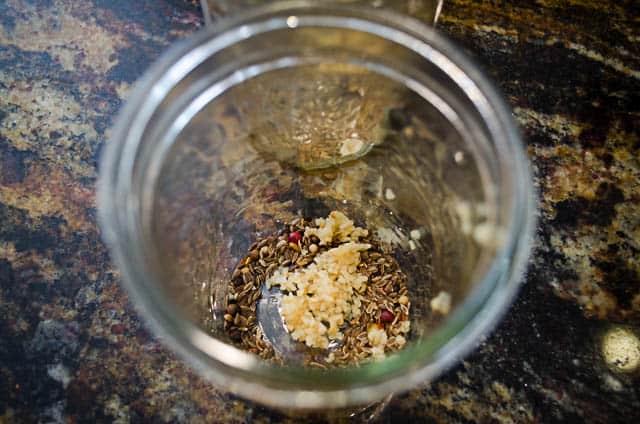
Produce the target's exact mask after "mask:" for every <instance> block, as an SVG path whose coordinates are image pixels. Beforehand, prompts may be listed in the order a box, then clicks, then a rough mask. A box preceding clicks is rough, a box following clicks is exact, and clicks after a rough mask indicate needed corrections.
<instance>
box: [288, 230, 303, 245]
mask: <svg viewBox="0 0 640 424" xmlns="http://www.w3.org/2000/svg"><path fill="white" fill-rule="evenodd" d="M300 240H302V234H300V231H293V232H291V233H289V243H298V242H299V241H300Z"/></svg>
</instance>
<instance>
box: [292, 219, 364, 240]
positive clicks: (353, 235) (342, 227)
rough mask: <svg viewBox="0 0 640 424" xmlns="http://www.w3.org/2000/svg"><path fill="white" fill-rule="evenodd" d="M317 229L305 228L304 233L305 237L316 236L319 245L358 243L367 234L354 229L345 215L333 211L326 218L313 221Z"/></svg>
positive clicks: (360, 229) (362, 230)
mask: <svg viewBox="0 0 640 424" xmlns="http://www.w3.org/2000/svg"><path fill="white" fill-rule="evenodd" d="M315 224H316V225H317V226H318V228H313V227H307V228H305V231H304V233H305V234H306V235H307V236H316V237H318V238H319V239H320V245H327V244H330V243H332V242H340V243H343V242H346V241H358V240H359V238H360V237H366V236H367V235H368V234H369V232H368V231H367V230H365V229H364V228H360V227H356V226H355V225H353V221H352V220H350V219H349V218H347V216H346V215H345V214H343V213H342V212H338V211H333V212H331V213H330V214H329V217H328V218H318V219H316V221H315Z"/></svg>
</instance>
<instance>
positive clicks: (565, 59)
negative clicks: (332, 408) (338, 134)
mask: <svg viewBox="0 0 640 424" xmlns="http://www.w3.org/2000/svg"><path fill="white" fill-rule="evenodd" d="M445 3H446V4H445V9H444V13H443V15H442V17H441V24H440V26H439V28H440V30H441V31H443V32H445V33H447V34H448V35H450V36H451V37H453V38H454V39H456V40H457V41H459V42H460V43H461V44H462V45H463V46H464V47H465V48H466V49H467V50H468V51H469V52H470V54H472V55H473V56H475V57H476V59H477V61H478V63H479V64H480V65H481V66H482V67H483V68H484V69H485V70H486V71H487V72H488V73H489V74H490V75H491V76H492V77H493V78H494V79H495V81H496V82H497V85H498V86H499V87H500V88H501V89H502V91H503V92H504V93H505V96H506V98H507V99H508V101H509V103H510V104H511V106H512V107H513V110H514V116H515V118H516V119H517V121H518V122H519V124H520V125H521V127H522V131H523V133H524V135H525V139H526V142H527V147H528V152H529V154H530V157H531V160H532V162H533V165H534V170H535V178H536V185H537V187H538V189H539V192H540V202H541V204H540V209H541V214H540V222H539V228H538V231H537V238H536V244H535V250H534V254H533V257H532V259H531V261H530V266H529V270H528V274H527V277H526V282H525V284H524V286H523V288H522V290H521V292H520V294H519V296H518V298H517V300H516V302H515V304H514V306H513V307H512V308H511V309H510V310H509V312H508V313H507V315H506V316H505V318H504V320H503V321H502V323H501V324H500V325H499V327H498V328H497V329H496V331H494V332H493V333H492V334H491V335H490V336H489V337H488V339H487V340H485V341H483V342H482V343H481V344H480V345H479V346H478V348H477V349H476V350H475V352H474V353H473V354H472V355H470V356H469V357H468V358H467V359H466V360H465V361H464V362H463V363H461V364H460V365H459V366H457V367H455V368H454V369H452V370H451V371H449V372H448V373H447V374H446V375H445V376H443V377H442V378H440V379H439V380H437V381H433V382H431V383H430V384H429V385H426V386H424V387H422V388H418V389H415V390H413V391H411V392H409V393H407V394H404V395H402V396H400V397H398V398H396V399H394V400H393V401H392V403H391V405H390V406H389V408H387V410H386V411H385V412H384V414H383V415H382V417H381V419H382V421H385V422H396V421H401V420H404V421H424V422H505V423H506V422H544V423H549V422H640V371H639V370H638V368H635V370H634V362H633V360H634V358H635V356H634V355H639V354H640V351H638V350H637V349H638V347H637V346H635V347H634V346H633V342H634V341H635V342H637V340H638V339H637V338H638V337H640V277H639V273H640V262H639V260H640V255H638V251H639V249H640V163H639V158H640V139H639V131H640V7H639V6H638V3H637V2H634V1H616V2H603V1H588V0H571V1H552V0H540V1H528V0H519V1H511V2H502V3H503V4H501V5H496V4H495V3H494V2H492V3H488V2H487V3H484V2H482V3H481V2H477V1H463V0H457V1H446V2H445ZM201 25H202V17H201V14H200V10H199V8H198V7H197V5H196V4H195V3H194V2H187V1H181V0H140V1H135V2H129V1H124V0H87V1H72V0H0V422H38V421H40V422H96V421H99V422H104V421H107V422H110V421H116V422H123V423H124V422H142V421H148V422H180V421H185V422H253V421H258V422H260V421H263V422H276V421H282V420H284V419H285V417H284V416H283V415H281V414H279V413H277V412H274V411H270V410H267V409H265V408H263V407H260V406H257V405H255V404H253V403H250V402H245V401H243V400H240V399H237V398H236V397H233V396H231V395H228V394H224V393H222V392H220V391H218V390H216V389H215V388H214V387H212V386H211V385H210V384H209V383H207V382H205V381H203V380H201V379H199V378H198V377H197V376H196V375H194V373H193V372H192V371H190V369H189V368H188V367H187V366H185V365H184V364H183V363H182V362H180V361H179V360H177V359H176V358H175V357H174V355H173V354H172V353H170V352H169V351H168V350H167V349H166V348H164V347H163V345H162V344H161V343H160V342H159V341H158V340H156V339H155V338H154V337H153V336H152V335H151V334H150V333H149V332H148V331H147V330H146V329H145V328H144V327H143V324H142V323H141V320H140V318H139V317H138V316H137V315H136V313H135V312H134V310H133V308H132V307H131V305H130V304H129V303H128V301H127V296H126V294H125V293H124V292H123V290H122V289H121V288H120V285H119V275H118V272H117V270H116V269H115V268H114V267H113V265H112V264H111V262H110V260H109V257H108V255H107V252H106V250H105V247H104V245H103V244H102V242H101V241H100V234H99V232H98V229H97V226H96V211H95V203H94V202H95V194H94V185H95V181H96V174H97V164H96V161H97V158H98V156H99V154H100V150H101V147H102V145H103V144H104V143H105V140H106V138H107V137H108V135H109V126H110V124H111V122H112V119H113V117H114V113H115V112H116V111H117V110H118V108H119V107H120V105H121V104H122V102H123V101H124V100H125V99H126V98H127V93H128V92H129V89H130V87H131V84H132V83H133V82H134V81H135V80H136V78H137V77H139V76H140V75H141V73H142V72H143V71H144V70H145V68H146V67H147V66H148V65H149V64H150V63H151V62H152V61H153V60H154V59H155V58H156V57H157V56H158V55H159V54H160V53H161V52H162V51H163V50H164V49H165V48H166V47H167V46H168V45H169V44H170V43H171V42H172V41H174V40H176V39H179V38H182V37H184V36H186V35H188V34H189V33H191V32H193V31H196V30H197V28H198V27H199V26H201ZM616 329H618V333H615V334H618V335H620V334H622V335H623V336H624V337H609V338H607V335H611V334H614V333H611V332H612V331H614V330H616ZM634 337H635V338H634ZM604 340H608V341H609V342H610V343H609V344H607V345H606V349H603V341H604ZM625 343H626V344H625ZM625 349H626V350H625ZM634 349H635V350H634ZM636 365H637V364H636Z"/></svg>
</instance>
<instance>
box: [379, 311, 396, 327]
mask: <svg viewBox="0 0 640 424" xmlns="http://www.w3.org/2000/svg"><path fill="white" fill-rule="evenodd" d="M394 318H395V316H394V315H393V314H392V313H391V312H390V311H388V310H386V309H383V310H382V311H381V312H380V322H381V323H383V324H387V323H390V322H393V319H394Z"/></svg>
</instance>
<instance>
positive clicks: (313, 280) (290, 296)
mask: <svg viewBox="0 0 640 424" xmlns="http://www.w3.org/2000/svg"><path fill="white" fill-rule="evenodd" d="M370 247H371V245H369V244H366V243H354V242H347V243H344V244H341V245H340V246H338V247H335V248H333V249H329V250H327V251H326V252H324V253H321V254H319V255H318V256H316V257H315V259H314V261H313V263H311V264H309V265H308V266H307V267H306V268H301V269H297V270H295V271H293V272H289V271H288V270H287V269H286V268H280V269H278V270H277V271H276V272H274V274H273V275H272V276H271V277H270V278H268V279H267V281H266V284H267V287H272V286H275V285H278V286H280V289H281V290H283V291H286V292H288V293H287V294H285V295H284V296H283V298H282V311H281V314H282V317H283V318H284V322H285V324H286V326H287V328H288V329H289V331H290V332H291V336H292V337H293V339H294V340H298V341H302V342H304V343H305V344H306V345H307V346H309V347H319V348H327V347H328V346H329V340H341V339H342V337H343V333H342V331H341V327H342V326H343V325H344V323H345V322H346V321H348V320H350V319H352V318H358V317H359V316H360V306H361V300H360V296H359V293H361V292H363V291H364V289H365V288H366V283H367V276H365V275H362V274H360V273H358V272H357V267H358V264H359V263H360V252H362V251H364V250H367V249H369V248H370ZM383 332H384V331H383Z"/></svg>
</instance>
